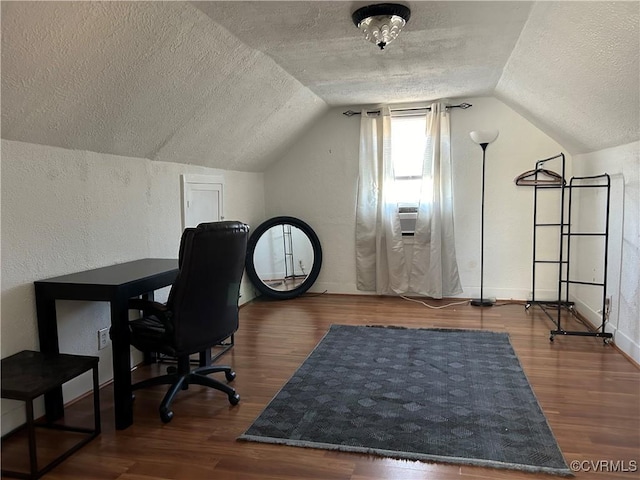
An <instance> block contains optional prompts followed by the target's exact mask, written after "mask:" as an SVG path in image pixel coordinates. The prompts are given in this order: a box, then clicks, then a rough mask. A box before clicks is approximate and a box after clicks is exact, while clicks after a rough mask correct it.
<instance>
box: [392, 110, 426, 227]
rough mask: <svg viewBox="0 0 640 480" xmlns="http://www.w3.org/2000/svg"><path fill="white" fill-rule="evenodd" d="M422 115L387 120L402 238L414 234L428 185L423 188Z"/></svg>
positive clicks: (423, 132) (423, 136) (394, 195)
mask: <svg viewBox="0 0 640 480" xmlns="http://www.w3.org/2000/svg"><path fill="white" fill-rule="evenodd" d="M426 121H427V117H426V116H424V115H415V114H414V115H405V116H392V117H391V162H392V164H393V175H394V180H395V182H394V192H393V198H395V199H396V201H397V202H398V210H399V213H400V226H401V228H402V235H404V236H412V235H413V234H414V231H415V226H416V218H417V216H418V205H419V204H420V197H421V196H422V198H425V197H427V198H428V196H429V195H425V193H427V194H428V192H424V191H423V192H422V195H421V190H422V189H424V188H431V184H427V185H423V179H422V170H423V162H424V154H425V148H426V146H427V145H426V144H427V136H426V133H425V132H426V126H427V125H426Z"/></svg>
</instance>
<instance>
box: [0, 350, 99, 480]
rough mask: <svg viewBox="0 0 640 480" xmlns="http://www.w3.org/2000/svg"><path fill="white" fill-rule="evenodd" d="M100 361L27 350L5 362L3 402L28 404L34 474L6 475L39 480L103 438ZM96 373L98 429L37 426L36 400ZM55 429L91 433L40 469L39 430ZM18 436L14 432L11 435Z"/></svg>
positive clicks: (39, 424)
mask: <svg viewBox="0 0 640 480" xmlns="http://www.w3.org/2000/svg"><path fill="white" fill-rule="evenodd" d="M98 360H99V359H98V357H87V356H81V355H67V354H62V353H57V354H44V353H41V352H34V351H30V350H24V351H22V352H20V353H16V354H15V355H12V356H10V357H7V358H3V359H2V363H1V366H0V367H1V368H2V398H9V399H12V400H22V401H24V402H25V403H26V416H27V421H26V424H25V425H26V428H27V433H28V437H29V466H30V472H29V473H25V472H16V471H11V470H5V469H2V475H6V476H8V477H15V478H28V479H37V478H40V477H41V476H42V475H44V474H45V473H47V472H48V471H49V470H51V469H52V468H54V467H55V466H56V465H59V464H60V463H61V462H62V461H64V460H65V459H66V458H68V457H69V456H70V455H72V454H73V453H74V452H76V451H78V450H79V449H80V448H81V447H82V446H84V445H86V444H87V443H88V442H90V441H91V440H93V439H94V438H96V437H97V436H98V435H99V434H100V391H99V384H98ZM92 369H93V408H94V422H95V425H94V428H93V429H88V428H79V427H73V426H69V425H61V424H54V423H40V422H38V423H36V422H35V421H34V418H33V400H35V399H36V398H37V397H39V396H40V395H43V394H45V393H46V392H48V391H50V390H52V389H54V388H58V387H61V386H62V384H63V383H66V382H68V381H69V380H71V379H73V378H75V377H77V376H78V375H81V374H82V373H84V372H87V371H89V370H92ZM36 427H43V428H51V429H56V430H65V431H71V432H79V433H87V434H88V436H87V437H85V438H82V439H81V440H80V441H79V442H78V443H76V444H75V445H74V446H73V447H72V448H70V449H69V450H67V451H66V452H64V453H63V454H62V455H59V456H58V457H56V458H55V459H53V460H52V461H51V462H49V463H48V464H47V465H45V466H44V467H42V468H41V469H38V458H37V451H36V434H35V428H36ZM12 433H14V432H10V433H9V434H8V435H7V437H8V436H9V435H11V434H12Z"/></svg>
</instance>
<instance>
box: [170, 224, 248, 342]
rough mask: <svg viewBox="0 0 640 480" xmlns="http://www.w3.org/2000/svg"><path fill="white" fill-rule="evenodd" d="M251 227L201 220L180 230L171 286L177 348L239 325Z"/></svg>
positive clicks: (227, 333)
mask: <svg viewBox="0 0 640 480" xmlns="http://www.w3.org/2000/svg"><path fill="white" fill-rule="evenodd" d="M248 237H249V227H248V226H247V225H245V224H244V223H241V222H231V221H225V222H212V223H201V224H200V225H198V226H197V227H196V228H187V229H185V231H184V232H183V234H182V239H181V241H180V254H179V261H178V264H179V267H180V270H179V273H178V276H177V278H176V280H175V282H174V283H173V286H172V287H171V292H170V294H169V299H168V301H167V307H168V309H169V310H170V311H171V315H172V321H173V327H174V332H173V334H174V341H175V345H174V346H175V348H176V351H177V352H178V354H179V355H184V354H191V353H196V352H200V351H202V350H204V349H206V348H209V347H212V346H214V345H216V344H218V343H220V342H221V341H222V340H224V339H226V338H227V337H229V336H230V335H231V334H233V333H234V332H235V331H236V330H237V329H238V298H239V295H240V281H241V280H242V272H243V269H244V263H245V255H246V251H247V240H248Z"/></svg>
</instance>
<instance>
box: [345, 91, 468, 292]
mask: <svg viewBox="0 0 640 480" xmlns="http://www.w3.org/2000/svg"><path fill="white" fill-rule="evenodd" d="M425 135H427V147H426V150H425V156H424V162H423V176H422V177H423V179H422V180H423V184H422V185H423V187H422V188H421V195H420V201H419V205H418V217H417V221H416V231H415V235H414V242H413V254H412V256H411V261H410V262H406V261H405V244H404V241H403V238H402V231H401V228H400V218H399V215H398V203H397V200H396V199H395V198H393V195H394V193H393V192H395V191H397V190H396V189H395V188H393V184H394V181H395V180H394V175H393V165H392V164H391V155H390V146H391V119H390V112H389V109H388V108H384V109H382V110H381V113H380V115H379V116H378V115H369V114H368V113H367V112H366V111H364V110H363V111H362V118H361V124H360V159H359V181H358V200H357V209H356V276H357V288H358V289H359V290H362V291H375V292H376V293H378V294H406V293H415V294H420V295H425V296H429V297H432V298H442V297H443V296H449V295H456V294H458V293H461V292H462V288H461V286H460V279H459V276H458V267H457V262H456V256H455V243H454V229H453V199H452V189H451V148H450V133H449V114H448V112H447V110H446V108H445V106H444V105H442V104H440V103H434V104H432V105H431V111H430V112H429V114H428V116H427V129H426V132H425Z"/></svg>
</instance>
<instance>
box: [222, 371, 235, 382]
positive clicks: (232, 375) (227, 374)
mask: <svg viewBox="0 0 640 480" xmlns="http://www.w3.org/2000/svg"><path fill="white" fill-rule="evenodd" d="M224 376H225V377H226V378H227V382H233V380H234V379H235V378H236V372H225V374H224Z"/></svg>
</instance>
